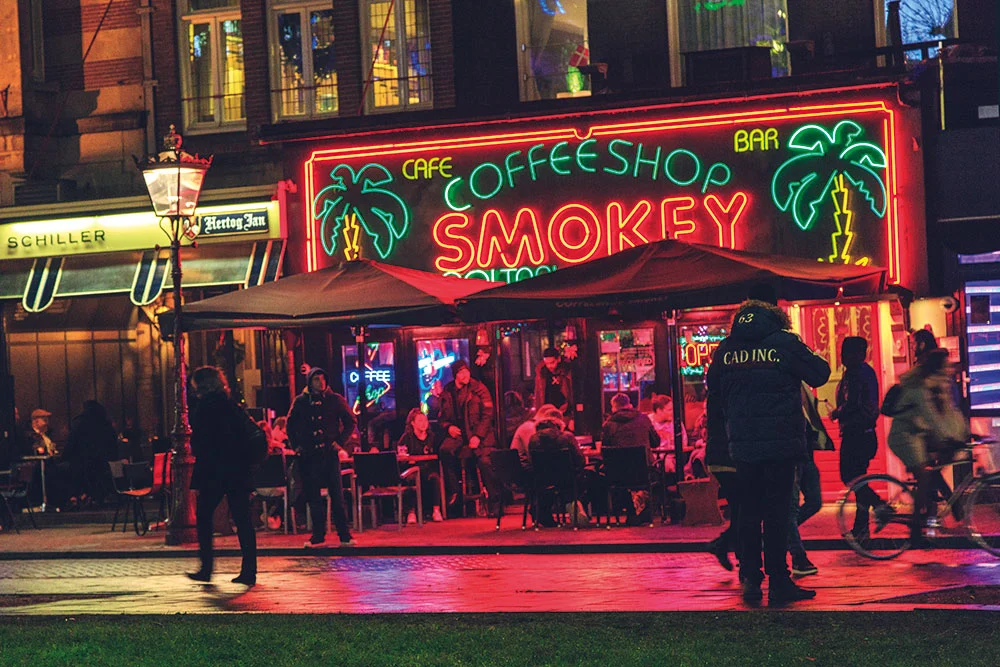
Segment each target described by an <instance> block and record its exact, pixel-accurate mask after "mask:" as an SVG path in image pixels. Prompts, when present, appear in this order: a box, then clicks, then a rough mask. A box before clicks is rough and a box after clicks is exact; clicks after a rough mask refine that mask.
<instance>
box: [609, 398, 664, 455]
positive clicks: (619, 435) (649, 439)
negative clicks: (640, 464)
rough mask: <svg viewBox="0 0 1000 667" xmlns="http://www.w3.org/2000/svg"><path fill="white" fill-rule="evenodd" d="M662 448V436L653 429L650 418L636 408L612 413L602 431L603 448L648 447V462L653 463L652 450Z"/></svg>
mask: <svg viewBox="0 0 1000 667" xmlns="http://www.w3.org/2000/svg"><path fill="white" fill-rule="evenodd" d="M659 446H660V436H659V435H658V434H657V433H656V429H655V428H653V422H651V421H649V417H647V416H646V415H644V414H642V413H641V412H639V411H638V410H636V409H635V408H623V409H621V410H619V411H617V412H612V413H611V416H610V417H608V418H607V420H606V421H605V422H604V428H603V429H601V448H602V449H603V448H607V447H612V448H613V447H646V460H647V462H649V464H650V465H652V463H653V453H652V452H651V451H649V449H650V448H655V447H659Z"/></svg>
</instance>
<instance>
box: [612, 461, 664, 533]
mask: <svg viewBox="0 0 1000 667" xmlns="http://www.w3.org/2000/svg"><path fill="white" fill-rule="evenodd" d="M646 451H647V450H646V448H645V447H642V446H638V447H605V448H604V449H603V450H602V452H601V454H602V455H603V458H604V461H603V465H602V468H601V472H602V473H603V474H604V483H605V485H606V486H607V492H608V497H607V502H608V506H607V519H608V524H607V525H608V528H611V516H612V515H614V517H615V524H616V525H617V524H619V523H620V521H619V519H620V516H621V513H620V512H619V510H617V509H616V508H615V505H614V504H613V500H614V496H615V495H616V492H621V491H624V492H626V493H627V494H628V495H631V492H632V491H646V492H647V494H648V497H649V502H650V503H652V502H653V485H652V484H651V483H650V480H649V464H648V462H647V455H646ZM628 502H631V498H629V499H628ZM650 514H652V511H651V512H650ZM649 526H650V527H651V528H652V526H653V523H652V519H650V524H649Z"/></svg>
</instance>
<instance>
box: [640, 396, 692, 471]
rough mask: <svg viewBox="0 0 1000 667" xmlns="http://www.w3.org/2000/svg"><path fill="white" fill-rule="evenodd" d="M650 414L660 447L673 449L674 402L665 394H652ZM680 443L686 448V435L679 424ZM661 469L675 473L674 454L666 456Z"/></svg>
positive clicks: (675, 459) (675, 458) (682, 426)
mask: <svg viewBox="0 0 1000 667" xmlns="http://www.w3.org/2000/svg"><path fill="white" fill-rule="evenodd" d="M651 407H652V412H650V413H649V415H648V416H649V420H650V421H651V422H652V424H653V429H654V430H655V431H656V434H657V435H658V436H659V438H660V440H659V445H658V446H660V447H667V448H669V449H673V448H674V401H673V399H671V398H670V396H668V395H667V394H653V401H652V404H651ZM681 442H682V443H683V446H684V449H687V448H688V433H687V429H686V428H684V423H683V422H681ZM663 468H664V470H665V471H666V472H676V471H677V457H676V455H675V454H667V455H666V457H664V460H663Z"/></svg>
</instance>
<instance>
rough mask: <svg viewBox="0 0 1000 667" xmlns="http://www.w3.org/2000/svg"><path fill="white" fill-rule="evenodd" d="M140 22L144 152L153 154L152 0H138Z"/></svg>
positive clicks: (157, 144) (156, 145) (154, 83)
mask: <svg viewBox="0 0 1000 667" xmlns="http://www.w3.org/2000/svg"><path fill="white" fill-rule="evenodd" d="M136 13H137V14H138V15H139V20H140V22H141V28H140V32H141V33H142V37H141V39H140V41H141V42H142V98H143V105H144V106H145V111H146V153H148V154H150V155H154V154H156V152H157V147H158V146H159V142H158V141H157V140H156V102H155V100H154V99H153V91H154V89H155V88H156V79H154V78H153V0H139V8H138V9H137V10H136Z"/></svg>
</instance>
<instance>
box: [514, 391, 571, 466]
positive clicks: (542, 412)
mask: <svg viewBox="0 0 1000 667" xmlns="http://www.w3.org/2000/svg"><path fill="white" fill-rule="evenodd" d="M551 418H556V419H562V413H561V412H560V411H559V409H558V408H557V407H556V406H554V405H551V404H546V405H543V406H542V407H540V408H538V410H537V411H536V412H535V414H534V416H532V417H531V419H528V420H526V421H525V422H524V423H522V424H521V425H520V426H518V427H517V430H515V431H514V439H513V440H512V441H511V443H510V447H511V449H513V450H515V451H516V452H517V457H518V458H519V459H520V460H521V469H522V470H525V471H530V470H531V456H530V455H529V454H528V442H529V441H530V440H531V436H533V435H534V434H535V429H536V428H537V426H538V422H540V421H543V420H545V419H551Z"/></svg>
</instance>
